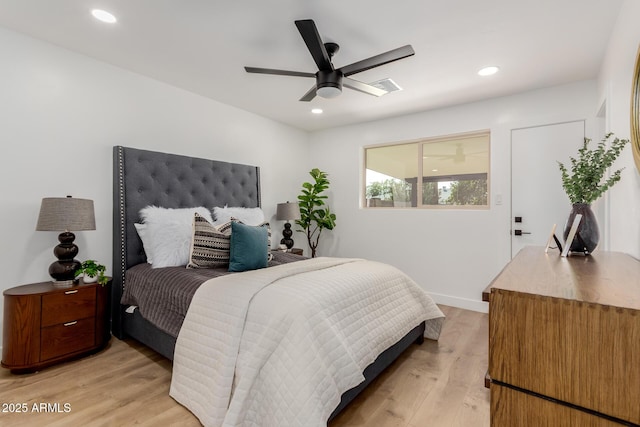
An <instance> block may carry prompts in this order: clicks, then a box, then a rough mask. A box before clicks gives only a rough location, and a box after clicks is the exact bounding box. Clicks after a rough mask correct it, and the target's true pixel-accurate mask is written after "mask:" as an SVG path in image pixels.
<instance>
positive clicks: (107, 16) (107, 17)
mask: <svg viewBox="0 0 640 427" xmlns="http://www.w3.org/2000/svg"><path fill="white" fill-rule="evenodd" d="M91 14H92V15H93V17H94V18H96V19H97V20H99V21H102V22H106V23H107V24H113V23H115V22H116V21H117V19H116V17H115V16H113V15H112V14H111V13H109V12H107V11H106V10H102V9H93V10H92V11H91Z"/></svg>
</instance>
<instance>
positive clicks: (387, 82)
mask: <svg viewBox="0 0 640 427" xmlns="http://www.w3.org/2000/svg"><path fill="white" fill-rule="evenodd" d="M369 84H370V85H371V86H374V87H377V88H378V89H383V90H386V91H387V92H396V91H398V90H402V88H401V87H400V86H398V85H397V84H396V82H394V81H393V80H391V79H382V80H378V81H375V82H373V83H369Z"/></svg>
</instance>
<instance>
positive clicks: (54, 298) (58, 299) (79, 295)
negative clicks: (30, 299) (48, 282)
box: [41, 287, 96, 328]
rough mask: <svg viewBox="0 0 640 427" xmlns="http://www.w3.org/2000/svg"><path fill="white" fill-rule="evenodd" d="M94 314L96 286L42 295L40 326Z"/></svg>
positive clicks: (93, 315)
mask: <svg viewBox="0 0 640 427" xmlns="http://www.w3.org/2000/svg"><path fill="white" fill-rule="evenodd" d="M95 315H96V288H95V287H83V288H70V289H67V290H65V291H64V292H56V293H52V294H48V295H43V296H42V320H41V322H42V323H41V326H42V327H43V328H44V327H46V326H52V325H57V324H61V323H66V322H71V321H74V320H78V319H85V318H87V317H95Z"/></svg>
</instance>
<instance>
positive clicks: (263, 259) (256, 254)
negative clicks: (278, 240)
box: [229, 222, 269, 271]
mask: <svg viewBox="0 0 640 427" xmlns="http://www.w3.org/2000/svg"><path fill="white" fill-rule="evenodd" d="M267 228H268V227H267V226H251V225H245V224H242V223H240V222H232V223H231V242H230V246H229V271H247V270H256V269H258V268H265V267H266V266H267V262H268V257H269V246H268V229H267Z"/></svg>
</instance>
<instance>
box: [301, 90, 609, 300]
mask: <svg viewBox="0 0 640 427" xmlns="http://www.w3.org/2000/svg"><path fill="white" fill-rule="evenodd" d="M596 92H597V90H596V82H595V81H586V82H580V83H574V84H570V85H565V86H559V87H553V88H548V89H543V90H538V91H533V92H529V93H524V94H519V95H514V96H509V97H503V98H497V99H492V100H487V101H482V102H477V103H473V104H467V105H461V106H457V107H453V108H447V109H441V110H436V111H427V112H423V113H419V114H413V115H408V116H402V117H397V118H393V119H388V120H382V121H377V122H372V123H364V124H359V125H353V126H346V127H342V128H336V129H332V130H326V131H321V132H316V133H314V134H312V135H311V142H312V144H311V158H312V159H314V161H315V163H314V166H316V167H319V168H321V169H323V170H325V171H327V172H328V173H329V175H330V176H329V177H330V180H331V194H330V200H329V202H330V205H331V207H332V208H333V209H334V211H335V212H336V215H337V226H336V228H335V229H334V230H333V231H332V232H329V233H327V239H325V240H324V241H323V242H322V243H321V245H320V253H321V254H322V253H331V254H332V255H338V256H347V257H363V258H369V259H375V260H380V261H384V262H388V263H390V264H393V265H395V266H397V267H399V268H400V269H401V270H403V271H405V272H406V273H407V274H409V276H411V277H412V278H413V279H414V280H416V281H417V282H418V283H419V284H420V285H421V286H423V287H424V288H425V289H426V290H427V291H428V292H430V293H431V294H432V295H433V296H434V298H435V299H436V301H437V302H441V303H445V304H451V305H455V306H458V307H464V308H469V309H474V310H479V311H484V310H486V309H487V307H486V304H485V303H482V302H481V293H482V290H483V289H484V288H485V287H486V286H487V285H488V284H489V282H490V281H491V280H492V279H493V277H494V276H495V275H496V274H497V273H498V272H499V271H500V270H501V269H502V267H503V266H504V265H505V264H506V263H507V262H508V261H509V259H510V234H509V233H510V224H511V223H510V203H511V202H510V166H509V165H510V141H511V140H510V137H511V135H510V133H511V129H514V128H520V127H527V126H536V125H543V124H549V123H558V122H563V121H570V120H579V119H586V120H587V135H588V136H589V134H590V132H591V127H593V122H594V118H595V114H596V111H597V96H596ZM390 96H393V95H390ZM481 129H490V130H491V189H490V191H491V195H492V202H494V201H495V196H496V195H497V194H501V195H502V199H503V203H502V204H501V205H496V204H495V203H492V205H491V208H490V209H489V210H453V209H446V210H440V209H438V210H430V209H420V210H417V209H414V210H396V209H362V208H360V207H359V196H360V188H361V185H362V181H361V174H362V168H363V158H362V157H363V148H362V147H363V146H366V145H370V144H378V143H388V142H396V141H406V140H413V139H418V138H424V137H432V136H438V135H448V134H455V133H461V132H469V131H475V130H481ZM558 185H561V183H558Z"/></svg>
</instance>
